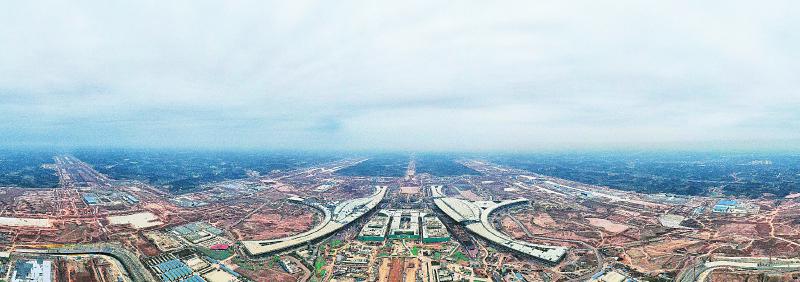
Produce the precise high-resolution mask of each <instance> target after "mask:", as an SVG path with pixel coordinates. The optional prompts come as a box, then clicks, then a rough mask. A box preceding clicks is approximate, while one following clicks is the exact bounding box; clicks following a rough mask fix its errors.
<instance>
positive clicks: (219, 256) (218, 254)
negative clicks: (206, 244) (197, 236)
mask: <svg viewBox="0 0 800 282" xmlns="http://www.w3.org/2000/svg"><path fill="white" fill-rule="evenodd" d="M198 250H199V251H200V252H201V253H203V254H204V255H206V256H209V257H211V258H213V259H215V260H224V259H227V258H229V257H230V256H232V255H233V252H232V251H230V250H212V249H206V248H199V249H198Z"/></svg>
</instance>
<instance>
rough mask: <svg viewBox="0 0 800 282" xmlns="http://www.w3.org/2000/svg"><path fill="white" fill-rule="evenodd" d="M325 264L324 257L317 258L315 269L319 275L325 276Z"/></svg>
mask: <svg viewBox="0 0 800 282" xmlns="http://www.w3.org/2000/svg"><path fill="white" fill-rule="evenodd" d="M324 266H325V260H324V259H323V258H322V257H317V260H315V261H314V270H315V271H316V272H317V274H318V275H319V276H325V270H324V269H322V267H324Z"/></svg>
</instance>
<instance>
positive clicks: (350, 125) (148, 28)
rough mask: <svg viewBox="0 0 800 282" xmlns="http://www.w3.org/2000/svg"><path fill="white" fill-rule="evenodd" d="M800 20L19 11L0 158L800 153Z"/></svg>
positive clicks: (143, 7)
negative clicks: (214, 152) (91, 150)
mask: <svg viewBox="0 0 800 282" xmlns="http://www.w3.org/2000/svg"><path fill="white" fill-rule="evenodd" d="M798 8H800V3H798V2H796V1H769V3H755V2H750V1H725V2H721V1H720V2H696V1H669V2H641V1H620V2H614V3H613V5H610V3H608V2H596V1H583V2H570V3H563V2H557V3H547V2H538V1H519V2H506V3H502V4H500V3H488V2H487V3H481V2H462V3H458V5H453V3H452V2H450V3H447V2H438V3H437V2H431V1H417V2H414V1H412V2H402V3H401V2H397V3H391V2H380V3H378V2H366V3H365V2H301V1H289V2H281V1H275V2H271V1H242V2H239V1H237V2H231V1H227V2H222V1H220V2H205V1H192V2H184V3H179V2H166V3H165V2H156V1H151V2H130V3H125V2H122V3H109V2H100V1H89V2H56V1H53V2H49V3H47V5H43V3H42V2H22V1H19V2H7V3H2V4H0V42H2V44H0V114H1V115H2V122H0V132H2V134H0V147H8V146H54V147H80V146H99V147H144V148H151V147H155V148H160V147H165V148H261V149H293V150H303V149H309V150H415V151H416V150H419V151H437V150H444V151H531V150H564V149H603V148H609V149H625V148H642V149H647V148H667V149H681V148H689V149H697V148H699V149H715V148H723V149H724V148H727V149H744V150H747V149H753V150H763V149H793V150H796V149H800V110H798V109H800V94H798V93H797V91H798V89H800V69H799V68H800V67H798V66H800V51H798V50H800V37H798V35H797V32H796V28H797V27H798V26H800V19H798V17H797V16H796V14H797V13H796V11H800V9H798Z"/></svg>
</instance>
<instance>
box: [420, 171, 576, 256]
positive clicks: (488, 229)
mask: <svg viewBox="0 0 800 282" xmlns="http://www.w3.org/2000/svg"><path fill="white" fill-rule="evenodd" d="M436 188H437V189H433V191H432V192H433V194H434V196H435V197H436V196H439V198H436V199H434V203H435V204H436V206H437V207H438V208H439V209H440V210H442V211H443V212H444V213H445V214H447V216H449V217H450V218H452V219H453V220H454V221H456V222H458V223H461V224H463V225H464V226H465V227H466V228H467V229H468V230H469V231H471V232H472V233H475V234H476V235H478V236H480V237H482V238H483V239H486V240H488V241H490V242H492V243H494V244H497V245H500V246H503V247H505V248H507V249H510V250H514V251H517V252H519V253H522V254H524V255H527V256H531V257H534V258H537V259H540V260H543V261H546V262H550V263H557V262H559V261H560V260H561V259H562V258H564V255H566V253H567V248H565V247H560V246H547V245H539V244H533V243H529V242H525V241H520V240H514V239H513V238H511V237H509V236H508V235H506V234H503V233H502V232H500V231H499V230H497V229H495V228H494V226H493V225H492V224H491V222H490V221H489V215H490V214H491V213H492V212H493V211H495V210H496V209H498V208H501V207H504V206H510V205H514V204H520V203H526V202H528V200H527V199H522V198H520V199H516V200H506V201H499V202H496V201H468V200H463V199H457V198H446V197H441V196H443V194H442V193H441V187H436Z"/></svg>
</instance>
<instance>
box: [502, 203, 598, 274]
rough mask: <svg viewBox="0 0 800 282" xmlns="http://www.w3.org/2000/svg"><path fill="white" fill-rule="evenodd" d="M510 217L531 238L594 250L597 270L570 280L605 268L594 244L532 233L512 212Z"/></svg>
mask: <svg viewBox="0 0 800 282" xmlns="http://www.w3.org/2000/svg"><path fill="white" fill-rule="evenodd" d="M508 217H509V218H511V220H513V221H514V223H516V224H517V226H519V228H520V229H522V231H523V232H525V235H528V237H530V238H533V239H537V240H546V241H556V242H565V243H574V244H579V245H583V246H584V247H586V248H587V249H590V250H592V252H594V256H595V259H596V260H597V267H596V268H595V270H594V271H593V272H589V273H587V274H584V275H582V276H581V277H578V278H575V279H573V280H570V281H586V280H588V279H589V278H590V277H592V275H594V274H595V273H598V272H600V271H602V270H603V257H602V256H601V255H600V252H599V251H597V248H595V247H594V246H592V245H589V244H588V243H586V242H582V241H577V240H569V239H561V238H553V237H545V236H537V235H534V234H533V233H531V231H530V230H528V228H527V227H525V225H524V224H522V222H520V221H519V219H517V218H516V217H514V216H512V215H510V214H509V215H508Z"/></svg>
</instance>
